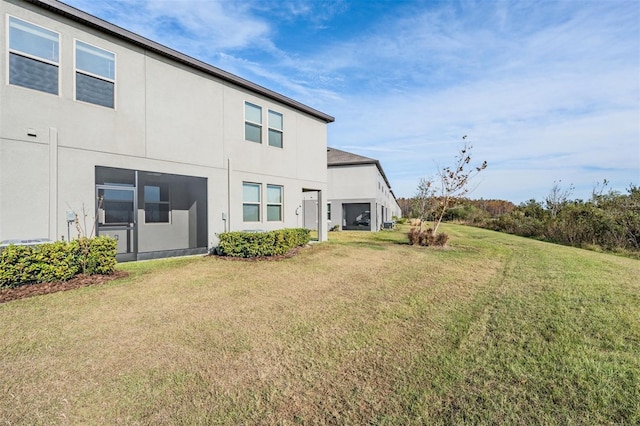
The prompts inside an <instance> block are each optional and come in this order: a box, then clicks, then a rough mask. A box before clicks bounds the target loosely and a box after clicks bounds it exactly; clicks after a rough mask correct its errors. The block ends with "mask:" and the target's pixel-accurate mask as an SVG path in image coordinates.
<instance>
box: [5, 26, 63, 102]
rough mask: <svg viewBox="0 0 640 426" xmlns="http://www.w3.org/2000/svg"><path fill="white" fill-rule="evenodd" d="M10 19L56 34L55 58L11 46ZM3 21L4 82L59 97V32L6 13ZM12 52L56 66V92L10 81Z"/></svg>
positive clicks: (60, 82) (60, 64) (60, 63)
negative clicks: (4, 47) (5, 50)
mask: <svg viewBox="0 0 640 426" xmlns="http://www.w3.org/2000/svg"><path fill="white" fill-rule="evenodd" d="M12 20H16V21H18V22H22V23H25V24H27V25H31V26H34V27H38V28H41V29H43V30H45V31H47V32H49V33H53V34H55V35H56V44H57V52H56V53H57V55H56V56H57V60H56V61H53V60H51V59H47V58H43V57H41V56H38V55H35V54H32V53H27V52H24V51H22V50H18V49H14V48H12V47H11V21H12ZM5 23H6V34H5V36H6V46H7V56H6V60H7V62H6V76H7V77H6V78H7V80H6V82H7V85H8V86H13V87H21V88H23V89H29V90H34V91H36V92H41V93H46V94H49V95H53V96H58V97H60V93H61V90H60V89H61V85H62V81H61V80H62V79H61V78H60V67H61V66H62V60H61V52H60V32H58V31H55V30H52V29H49V28H47V27H44V26H42V25H39V24H36V23H34V22H31V21H28V20H26V19H22V18H18V17H16V16H13V15H10V14H7V15H6V21H5ZM12 54H13V55H16V56H19V57H22V58H26V59H29V60H32V61H36V62H40V63H43V64H47V65H51V66H54V67H56V75H57V80H58V81H57V84H56V93H51V92H48V91H46V90H41V89H37V88H33V87H28V86H23V85H20V84H15V83H11V55H12Z"/></svg>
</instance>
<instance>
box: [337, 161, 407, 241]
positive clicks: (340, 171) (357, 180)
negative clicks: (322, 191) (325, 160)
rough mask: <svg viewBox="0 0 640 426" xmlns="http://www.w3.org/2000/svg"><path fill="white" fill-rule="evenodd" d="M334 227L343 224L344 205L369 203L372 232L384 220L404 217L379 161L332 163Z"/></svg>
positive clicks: (378, 227)
mask: <svg viewBox="0 0 640 426" xmlns="http://www.w3.org/2000/svg"><path fill="white" fill-rule="evenodd" d="M327 182H328V193H329V197H328V201H329V202H330V203H331V226H334V225H336V224H338V225H341V226H342V225H343V222H342V218H343V211H342V205H343V204H355V203H369V204H370V211H371V221H372V224H373V226H372V231H375V230H378V229H380V227H381V226H382V222H383V221H389V220H391V218H392V217H393V216H398V217H399V216H400V208H399V206H398V203H397V201H396V200H395V198H394V197H393V194H392V192H391V189H390V188H389V186H388V185H387V183H386V181H385V180H384V177H383V176H382V174H381V173H380V171H379V170H378V167H377V166H376V165H375V164H357V165H343V166H330V167H329V168H328V171H327Z"/></svg>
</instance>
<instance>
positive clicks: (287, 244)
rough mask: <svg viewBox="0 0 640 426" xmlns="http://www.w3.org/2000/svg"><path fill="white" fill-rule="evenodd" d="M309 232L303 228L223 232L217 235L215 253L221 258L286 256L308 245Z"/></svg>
mask: <svg viewBox="0 0 640 426" xmlns="http://www.w3.org/2000/svg"><path fill="white" fill-rule="evenodd" d="M310 232H311V231H309V230H308V229H304V228H289V229H279V230H277V231H269V232H224V233H222V234H219V235H218V237H219V239H220V243H219V245H218V247H217V249H216V253H217V254H219V255H221V256H232V257H259V256H277V255H282V254H286V253H287V252H288V251H289V250H291V249H292V248H294V247H300V246H304V245H306V244H308V243H309V240H310V239H311V237H310Z"/></svg>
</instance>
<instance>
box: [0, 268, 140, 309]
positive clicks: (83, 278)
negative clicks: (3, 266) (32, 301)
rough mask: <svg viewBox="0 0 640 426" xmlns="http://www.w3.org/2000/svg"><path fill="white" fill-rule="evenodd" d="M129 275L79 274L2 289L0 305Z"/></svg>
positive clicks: (119, 273)
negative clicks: (64, 279)
mask: <svg viewBox="0 0 640 426" xmlns="http://www.w3.org/2000/svg"><path fill="white" fill-rule="evenodd" d="M128 275H129V273H128V272H126V271H115V272H114V273H113V274H111V275H84V274H79V275H76V276H75V277H73V278H71V279H70V280H68V281H55V282H50V283H37V284H25V285H21V286H19V287H14V288H0V303H4V302H10V301H12V300H17V299H23V298H25V297H31V296H38V295H41V294H49V293H57V292H59V291H66V290H73V289H74V288H81V287H88V286H90V285H99V284H104V283H106V282H109V281H112V280H115V279H118V278H124V277H126V276H128Z"/></svg>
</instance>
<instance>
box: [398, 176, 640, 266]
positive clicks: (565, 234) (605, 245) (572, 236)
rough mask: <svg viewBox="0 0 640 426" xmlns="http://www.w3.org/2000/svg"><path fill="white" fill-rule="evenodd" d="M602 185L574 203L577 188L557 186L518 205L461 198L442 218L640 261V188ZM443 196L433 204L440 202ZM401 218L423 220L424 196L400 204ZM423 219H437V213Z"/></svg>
mask: <svg viewBox="0 0 640 426" xmlns="http://www.w3.org/2000/svg"><path fill="white" fill-rule="evenodd" d="M607 186H608V182H607V181H606V180H605V181H603V182H602V183H601V184H597V185H596V186H595V187H594V189H593V191H592V194H591V197H590V198H589V199H587V200H582V199H572V198H571V194H572V191H573V186H572V185H570V186H569V187H567V188H563V187H562V186H561V184H560V182H554V184H553V187H552V188H551V190H550V192H549V194H548V195H547V196H546V197H545V199H544V200H542V201H538V200H535V199H530V200H529V201H526V202H523V203H521V204H519V205H515V204H513V203H511V202H509V201H505V200H483V199H479V200H472V199H468V198H458V199H456V200H455V202H454V203H453V204H452V205H451V206H450V208H449V209H447V211H446V213H445V214H444V216H443V220H445V221H455V222H459V223H465V224H469V225H474V226H478V227H482V228H487V229H492V230H495V231H500V232H506V233H510V234H515V235H520V236H524V237H530V238H536V239H540V240H543V241H549V242H553V243H559V244H566V245H570V246H575V247H582V248H590V249H596V250H606V251H614V252H617V251H621V252H626V253H627V254H629V255H632V256H633V257H640V187H638V186H636V185H634V184H630V185H629V187H628V188H627V189H626V190H625V191H624V192H619V191H614V190H611V189H608V188H607ZM439 201H441V200H438V197H434V199H433V202H434V203H436V204H437V203H438V202H439ZM398 203H399V204H400V208H401V209H402V214H403V216H404V217H408V218H418V217H421V213H422V212H421V211H420V199H419V197H413V198H401V199H399V200H398ZM424 219H426V220H429V221H436V220H437V219H438V218H437V216H436V215H435V214H431V215H427V217H424Z"/></svg>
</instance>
